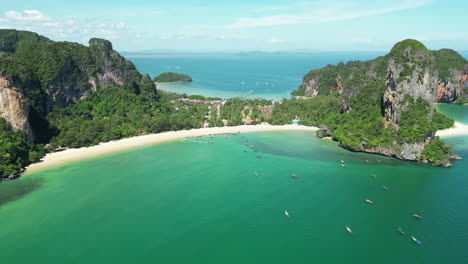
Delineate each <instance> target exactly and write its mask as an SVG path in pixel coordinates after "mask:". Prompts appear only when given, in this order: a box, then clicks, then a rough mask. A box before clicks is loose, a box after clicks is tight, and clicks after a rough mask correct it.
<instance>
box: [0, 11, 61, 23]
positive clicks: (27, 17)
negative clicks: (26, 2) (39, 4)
mask: <svg viewBox="0 0 468 264" xmlns="http://www.w3.org/2000/svg"><path fill="white" fill-rule="evenodd" d="M50 20H52V19H51V18H49V17H47V16H46V15H44V14H43V13H42V12H40V11H38V10H24V11H23V12H21V13H19V12H16V11H7V12H5V16H4V21H21V22H44V21H50Z"/></svg>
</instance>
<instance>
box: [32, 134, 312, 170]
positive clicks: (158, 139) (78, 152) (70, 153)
mask: <svg viewBox="0 0 468 264" xmlns="http://www.w3.org/2000/svg"><path fill="white" fill-rule="evenodd" d="M291 130H302V131H317V130H318V128H317V127H310V126H303V125H278V126H274V125H243V126H232V127H210V128H196V129H190V130H179V131H169V132H162V133H158V134H150V135H143V136H136V137H131V138H125V139H120V140H115V141H109V142H105V143H100V144H98V145H94V146H90V147H81V148H72V149H66V150H64V151H59V152H53V153H49V154H47V155H45V156H44V157H42V159H41V160H40V161H39V162H36V163H33V164H31V165H29V166H28V167H26V170H25V171H24V173H28V172H34V171H38V170H41V169H46V168H50V167H53V166H58V165H62V164H65V163H68V162H73V161H78V160H83V159H89V158H93V157H98V156H103V155H106V154H112V153H116V152H120V151H124V150H129V149H134V148H138V147H144V146H148V145H151V144H156V143H162V142H167V141H173V140H177V139H184V138H196V137H203V136H213V135H223V134H237V133H245V132H266V131H291Z"/></svg>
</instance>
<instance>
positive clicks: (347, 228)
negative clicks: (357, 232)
mask: <svg viewBox="0 0 468 264" xmlns="http://www.w3.org/2000/svg"><path fill="white" fill-rule="evenodd" d="M346 231H348V233H349V234H350V235H352V234H353V230H351V228H349V226H346Z"/></svg>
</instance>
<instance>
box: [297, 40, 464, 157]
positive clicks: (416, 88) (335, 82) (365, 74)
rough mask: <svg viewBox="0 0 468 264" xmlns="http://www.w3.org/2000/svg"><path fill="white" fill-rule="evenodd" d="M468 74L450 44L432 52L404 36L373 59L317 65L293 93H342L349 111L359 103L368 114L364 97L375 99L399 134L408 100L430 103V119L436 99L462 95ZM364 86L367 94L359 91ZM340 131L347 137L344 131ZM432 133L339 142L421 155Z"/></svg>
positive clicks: (387, 122)
mask: <svg viewBox="0 0 468 264" xmlns="http://www.w3.org/2000/svg"><path fill="white" fill-rule="evenodd" d="M467 79H468V61H467V60H466V59H465V58H463V57H462V56H460V55H459V54H458V53H457V52H455V51H453V50H449V49H442V50H438V51H430V50H428V49H427V48H426V47H425V46H424V45H423V44H422V43H420V42H418V41H415V40H405V41H401V42H399V43H397V44H396V45H395V46H394V47H393V48H392V50H391V51H390V53H389V54H387V55H386V56H383V57H378V58H376V59H374V60H370V61H350V62H348V63H346V64H344V63H339V64H337V65H327V66H326V67H324V68H321V69H316V70H313V71H311V72H309V73H308V74H307V75H305V76H304V78H303V81H302V83H301V86H300V87H299V89H298V90H296V91H295V92H294V93H293V94H294V95H298V96H306V97H307V96H308V97H314V96H318V95H328V94H330V93H332V92H338V93H339V94H340V99H341V111H342V113H343V114H344V115H345V116H346V114H347V113H352V112H353V108H354V107H355V106H360V107H361V109H357V110H356V111H358V112H356V111H354V114H355V115H356V114H358V115H359V114H362V113H364V114H365V113H366V112H365V109H364V111H363V109H362V107H363V106H362V105H363V104H362V103H360V102H361V101H368V98H374V99H371V101H372V100H377V101H380V104H381V106H380V111H381V115H382V122H383V124H384V126H385V127H386V128H387V129H390V130H391V131H396V132H395V133H396V134H398V131H399V129H400V125H401V124H400V120H401V117H402V114H403V113H405V112H406V111H407V110H408V107H409V104H410V102H413V100H416V99H417V98H421V99H422V101H424V102H427V103H428V105H429V107H428V110H427V113H426V114H427V116H426V118H427V120H428V121H429V122H430V120H431V119H432V116H433V113H434V106H435V103H437V102H447V103H451V102H454V101H455V100H456V99H457V98H458V97H459V96H460V95H462V94H463V88H464V85H465V83H466V80H467ZM369 87H372V88H369ZM364 88H365V91H366V92H365V94H363V93H362V92H361V91H363V89H364ZM359 111H361V112H359ZM345 133H348V132H345ZM341 136H342V137H346V136H343V132H341ZM433 136H434V135H433V133H427V134H426V135H424V136H421V137H420V138H419V139H418V141H417V142H414V139H412V140H411V142H405V141H401V140H400V141H399V140H397V139H395V140H394V141H393V142H391V141H390V142H388V141H387V142H385V144H384V145H382V144H381V145H377V146H376V145H375V144H374V145H372V144H368V141H367V139H366V138H365V136H364V137H362V138H361V140H360V142H358V143H356V141H353V142H350V141H345V142H344V143H343V142H341V141H340V143H341V146H342V147H344V148H347V149H350V150H353V151H365V152H370V153H377V154H381V155H386V156H393V157H396V158H399V159H403V160H419V159H420V158H421V156H422V153H423V151H424V148H425V146H426V145H427V143H428V142H430V141H431V140H432V139H433ZM349 137H351V136H349ZM369 145H371V146H369ZM444 165H449V162H447V163H446V164H444Z"/></svg>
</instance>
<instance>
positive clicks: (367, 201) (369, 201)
mask: <svg viewBox="0 0 468 264" xmlns="http://www.w3.org/2000/svg"><path fill="white" fill-rule="evenodd" d="M366 203H368V204H373V203H374V202H373V201H371V200H369V199H366Z"/></svg>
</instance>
